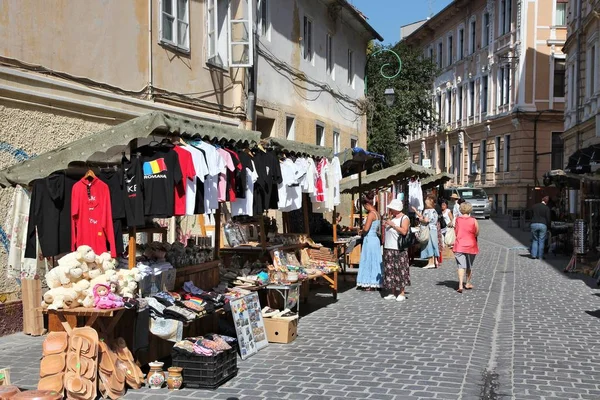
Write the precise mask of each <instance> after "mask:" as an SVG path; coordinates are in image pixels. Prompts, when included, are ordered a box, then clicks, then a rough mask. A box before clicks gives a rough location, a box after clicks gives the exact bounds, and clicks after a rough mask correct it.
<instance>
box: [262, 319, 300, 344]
mask: <svg viewBox="0 0 600 400" xmlns="http://www.w3.org/2000/svg"><path fill="white" fill-rule="evenodd" d="M264 321H265V330H266V331H267V339H269V343H291V342H293V341H294V340H296V336H297V333H298V320H297V319H294V320H292V321H287V320H285V319H276V318H275V319H273V318H264Z"/></svg>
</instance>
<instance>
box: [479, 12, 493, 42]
mask: <svg viewBox="0 0 600 400" xmlns="http://www.w3.org/2000/svg"><path fill="white" fill-rule="evenodd" d="M482 25H483V34H482V37H481V47H487V46H489V45H490V33H491V27H490V14H489V13H485V14H483V22H482Z"/></svg>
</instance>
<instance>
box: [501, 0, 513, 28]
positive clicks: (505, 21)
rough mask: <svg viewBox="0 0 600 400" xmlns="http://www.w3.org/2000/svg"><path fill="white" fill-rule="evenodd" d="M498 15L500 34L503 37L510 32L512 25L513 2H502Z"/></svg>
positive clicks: (504, 0)
mask: <svg viewBox="0 0 600 400" xmlns="http://www.w3.org/2000/svg"><path fill="white" fill-rule="evenodd" d="M499 7H500V10H499V13H498V18H499V20H498V28H499V29H498V33H499V36H502V35H504V34H506V33H508V32H510V28H511V23H512V0H500V4H499Z"/></svg>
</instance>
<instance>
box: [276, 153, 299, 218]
mask: <svg viewBox="0 0 600 400" xmlns="http://www.w3.org/2000/svg"><path fill="white" fill-rule="evenodd" d="M284 170H285V172H284ZM281 171H282V175H283V174H284V173H285V174H290V173H291V177H288V179H287V182H286V185H285V193H283V191H282V190H280V191H279V196H280V197H279V199H280V204H281V205H283V207H280V211H285V212H289V211H294V210H299V209H301V208H302V188H301V187H300V183H299V181H298V177H299V176H301V175H302V172H301V171H298V167H297V165H296V163H295V162H293V161H292V160H290V159H289V158H288V159H287V160H285V161H284V162H283V163H282V164H281ZM304 175H305V174H304ZM290 178H291V179H290ZM280 188H281V187H280ZM282 194H283V199H284V201H281V199H282Z"/></svg>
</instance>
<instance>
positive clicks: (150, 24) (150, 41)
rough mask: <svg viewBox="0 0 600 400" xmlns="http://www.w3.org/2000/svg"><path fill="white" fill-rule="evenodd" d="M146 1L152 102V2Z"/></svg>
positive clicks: (149, 83)
mask: <svg viewBox="0 0 600 400" xmlns="http://www.w3.org/2000/svg"><path fill="white" fill-rule="evenodd" d="M153 1H154V0H148V100H152V97H153V96H154V94H153V83H154V82H153V76H152V74H153V72H152V2H153Z"/></svg>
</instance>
